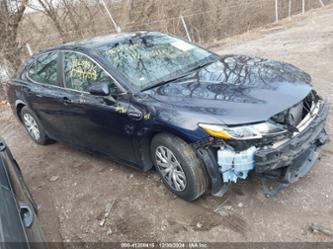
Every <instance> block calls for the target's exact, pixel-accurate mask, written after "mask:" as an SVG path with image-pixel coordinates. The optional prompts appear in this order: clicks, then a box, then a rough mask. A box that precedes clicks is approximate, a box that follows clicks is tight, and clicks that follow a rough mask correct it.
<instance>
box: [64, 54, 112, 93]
mask: <svg viewBox="0 0 333 249" xmlns="http://www.w3.org/2000/svg"><path fill="white" fill-rule="evenodd" d="M64 63H65V68H64V80H65V86H66V87H67V88H70V89H74V90H77V91H82V92H89V87H90V86H91V85H94V84H100V83H107V84H108V85H109V87H110V92H111V93H114V94H115V93H117V92H118V89H117V87H116V85H115V83H114V81H113V80H112V79H111V78H110V77H109V76H108V75H107V74H106V73H105V72H104V70H103V69H101V68H100V67H99V66H98V65H97V64H95V63H94V62H93V61H92V60H90V59H89V58H88V57H87V56H85V55H82V54H79V53H75V52H66V53H65V56H64Z"/></svg>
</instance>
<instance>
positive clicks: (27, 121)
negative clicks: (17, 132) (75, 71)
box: [23, 113, 40, 141]
mask: <svg viewBox="0 0 333 249" xmlns="http://www.w3.org/2000/svg"><path fill="white" fill-rule="evenodd" d="M23 123H24V125H25V127H26V128H27V131H28V132H29V134H30V135H31V136H32V137H33V138H34V139H35V140H36V141H38V140H39V138H40V131H39V127H38V124H37V122H36V120H35V119H34V117H33V116H31V115H30V114H29V113H25V114H24V115H23Z"/></svg>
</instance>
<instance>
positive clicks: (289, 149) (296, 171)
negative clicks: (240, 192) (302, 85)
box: [195, 101, 329, 196]
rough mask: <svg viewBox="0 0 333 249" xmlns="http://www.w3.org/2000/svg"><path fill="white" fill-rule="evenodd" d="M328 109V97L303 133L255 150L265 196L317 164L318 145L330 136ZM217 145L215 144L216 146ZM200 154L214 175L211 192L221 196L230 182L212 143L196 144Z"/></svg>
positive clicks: (256, 166) (210, 172)
mask: <svg viewBox="0 0 333 249" xmlns="http://www.w3.org/2000/svg"><path fill="white" fill-rule="evenodd" d="M328 112H329V105H328V103H327V101H323V102H322V104H321V106H320V110H319V112H318V113H317V115H316V117H315V118H314V119H313V120H312V121H311V123H310V124H309V125H308V126H307V127H306V128H305V129H304V130H303V131H302V132H300V133H298V134H297V135H295V136H293V137H292V138H290V139H289V140H287V141H286V142H284V143H283V144H281V145H280V146H277V147H275V148H259V149H258V150H257V151H256V153H255V169H254V172H255V173H257V174H258V175H259V176H261V179H262V181H263V190H264V193H265V195H266V196H273V195H275V194H276V193H278V192H279V190H280V189H282V188H283V187H286V186H288V185H289V184H291V183H293V182H295V181H297V180H299V179H300V178H301V177H303V176H304V175H305V174H306V173H307V172H308V171H309V170H310V169H311V168H312V167H313V165H314V164H315V161H316V159H317V158H318V155H319V151H318V148H319V147H320V146H321V145H323V144H324V143H325V142H326V140H327V135H326V132H325V123H326V119H327V116H328ZM216 146H218V145H216V144H215V147H216ZM195 148H196V149H197V154H198V156H199V157H200V158H201V159H202V160H203V162H204V163H205V165H206V168H207V173H208V175H209V177H210V179H211V187H212V194H213V195H215V196H222V195H223V194H224V193H225V192H226V190H227V188H228V186H229V183H223V179H222V175H221V172H220V171H219V165H218V163H217V158H216V155H215V154H216V153H215V152H214V151H213V150H211V149H209V143H207V142H203V143H202V144H199V143H198V144H196V145H195ZM266 179H275V180H276V179H277V180H278V184H277V186H276V187H275V188H273V191H272V187H268V185H267V184H266Z"/></svg>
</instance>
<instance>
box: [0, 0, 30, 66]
mask: <svg viewBox="0 0 333 249" xmlns="http://www.w3.org/2000/svg"><path fill="white" fill-rule="evenodd" d="M28 1H29V0H21V1H20V0H16V1H13V0H2V1H0V30H1V32H0V59H1V61H2V63H3V62H4V61H6V62H7V63H9V65H8V66H10V67H11V68H12V69H13V70H16V69H17V67H18V66H19V65H20V64H21V60H20V44H19V42H18V39H17V37H18V28H19V25H20V23H21V20H22V17H23V14H24V11H25V9H26V7H27V5H28Z"/></svg>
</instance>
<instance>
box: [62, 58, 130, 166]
mask: <svg viewBox="0 0 333 249" xmlns="http://www.w3.org/2000/svg"><path fill="white" fill-rule="evenodd" d="M63 64H64V85H65V87H66V88H67V90H68V91H71V92H72V98H71V99H70V104H69V105H68V108H69V110H70V112H71V114H72V115H71V116H70V117H65V119H67V121H66V122H67V123H68V122H70V123H71V138H72V139H73V142H74V143H76V144H78V145H80V146H83V147H85V148H87V149H89V150H93V151H98V152H102V153H105V154H108V155H112V156H114V157H116V158H118V159H123V160H126V161H128V162H134V163H135V162H136V157H135V153H134V148H133V135H132V133H133V131H134V125H135V123H134V122H133V121H132V120H131V119H130V118H129V117H128V116H127V114H126V112H127V108H128V106H129V103H128V100H127V99H126V98H125V97H124V96H123V95H119V89H118V88H117V86H116V85H115V83H114V80H113V79H112V78H111V77H110V76H109V75H108V74H107V73H106V72H105V71H104V70H103V69H102V68H100V67H99V65H97V64H96V63H95V62H93V61H92V60H90V58H88V57H87V56H85V55H83V54H81V53H75V52H64V63H63ZM100 83H108V85H109V88H110V92H111V95H110V96H106V97H101V96H94V95H91V94H90V93H89V87H90V86H91V85H94V84H100ZM111 96H114V97H111Z"/></svg>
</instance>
